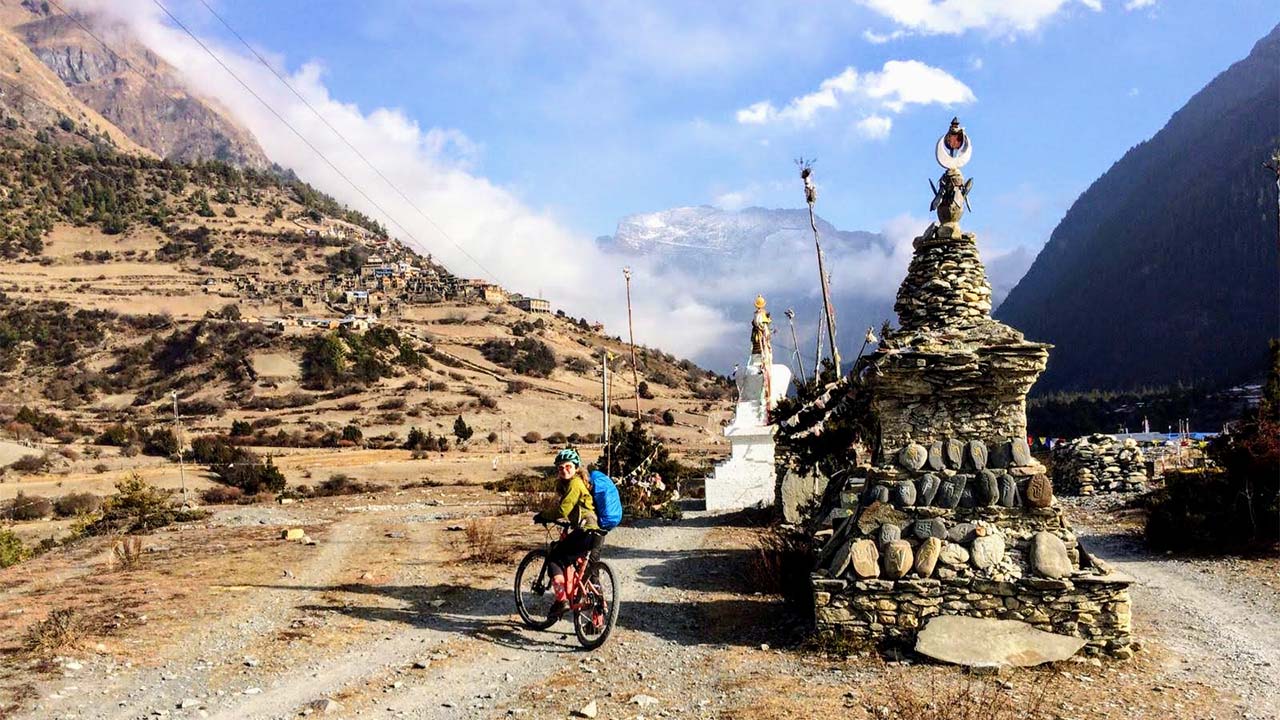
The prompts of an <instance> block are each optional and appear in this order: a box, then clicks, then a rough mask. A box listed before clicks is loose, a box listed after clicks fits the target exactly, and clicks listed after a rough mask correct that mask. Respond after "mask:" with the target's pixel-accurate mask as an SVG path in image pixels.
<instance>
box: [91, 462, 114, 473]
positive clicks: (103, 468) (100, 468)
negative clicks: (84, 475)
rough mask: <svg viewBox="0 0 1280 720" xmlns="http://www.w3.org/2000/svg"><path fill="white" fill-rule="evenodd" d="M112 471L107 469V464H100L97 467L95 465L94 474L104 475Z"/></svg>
mask: <svg viewBox="0 0 1280 720" xmlns="http://www.w3.org/2000/svg"><path fill="white" fill-rule="evenodd" d="M110 469H111V468H109V467H107V464H106V463H98V464H97V465H94V466H93V471H94V472H96V473H98V474H99V475H101V474H102V473H104V472H106V471H107V470H110Z"/></svg>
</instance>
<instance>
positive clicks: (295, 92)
mask: <svg viewBox="0 0 1280 720" xmlns="http://www.w3.org/2000/svg"><path fill="white" fill-rule="evenodd" d="M153 1H154V2H156V4H159V1H158V0H153ZM200 4H201V5H203V6H204V9H205V10H208V11H209V14H211V15H213V16H214V17H215V18H217V19H218V22H220V23H222V26H223V27H225V28H226V29H227V31H228V32H230V33H231V34H232V35H234V36H235V38H236V39H237V40H239V41H240V44H241V45H244V46H245V49H247V50H248V51H249V52H250V53H252V54H253V56H254V57H256V58H257V59H258V62H260V63H262V66H263V67H265V68H266V69H267V70H269V71H270V72H271V74H272V75H274V76H275V77H276V79H277V80H279V81H280V84H282V85H284V86H285V87H287V88H289V92H291V93H293V96H294V97H296V98H298V100H300V101H301V102H302V104H303V105H306V106H307V109H308V110H310V111H311V114H313V115H315V116H316V118H317V119H318V120H320V122H322V123H324V126H325V127H327V128H329V130H330V131H332V132H333V134H334V135H337V136H338V139H339V140H342V142H343V143H344V144H345V145H346V146H347V147H348V148H349V149H350V150H351V152H353V153H355V154H356V157H358V158H360V159H361V160H362V161H364V164H365V165H368V166H369V169H370V170H373V172H374V173H376V174H377V175H378V177H380V178H382V181H383V182H385V183H386V184H387V187H390V188H391V189H392V190H395V191H396V194H397V195H399V196H400V197H401V198H402V199H403V200H404V201H405V202H406V203H408V204H409V207H411V208H413V209H414V210H415V211H417V213H418V214H419V215H421V216H422V219H423V220H426V221H427V222H428V223H430V224H431V227H433V228H435V229H436V231H437V232H439V233H440V235H441V236H443V237H444V239H446V240H448V241H449V243H450V244H452V245H453V246H454V247H455V248H457V249H458V252H460V253H462V254H463V255H465V256H466V257H467V259H468V260H470V261H471V262H473V263H475V264H476V267H478V268H480V269H481V270H483V271H484V272H485V274H487V275H488V276H489V278H490V279H491V280H493V281H494V282H497V281H498V279H497V277H495V276H494V273H493V272H491V271H490V270H489V268H487V267H485V265H484V263H482V262H480V260H479V259H478V258H476V257H475V256H474V255H472V254H471V253H469V252H467V249H466V248H464V247H462V245H460V244H458V242H457V241H455V240H454V239H453V238H452V237H450V236H449V233H447V232H445V229H444V228H442V227H440V225H439V223H437V222H436V221H435V220H433V219H432V218H431V216H430V215H428V214H427V213H426V212H424V211H423V210H422V208H421V207H419V206H418V204H417V203H415V202H414V201H413V199H412V198H410V197H409V196H408V195H406V194H405V193H404V191H402V190H401V189H400V188H399V187H398V186H397V185H396V184H395V183H393V182H391V179H390V178H388V177H387V176H386V175H384V174H383V172H382V171H381V170H380V169H378V166H376V165H374V164H373V162H371V161H370V160H369V158H367V157H365V155H364V153H362V152H360V149H359V148H357V147H356V146H355V145H354V144H352V142H351V141H350V140H348V139H347V137H346V136H345V135H343V134H342V132H341V131H339V130H338V128H336V127H334V126H333V124H332V123H330V122H329V119H328V118H326V117H325V116H324V114H323V113H321V112H320V111H319V110H316V108H315V106H314V105H312V104H311V102H310V101H309V100H307V98H306V97H304V96H303V94H302V93H300V92H298V90H297V88H295V87H294V86H293V83H291V82H289V80H288V78H286V77H284V76H283V75H281V74H280V72H279V71H278V70H276V69H275V67H274V66H272V65H271V63H270V62H268V61H267V59H266V58H264V57H262V54H261V53H259V52H258V50H257V48H255V47H253V46H252V45H250V44H249V42H248V41H247V40H245V39H244V37H243V36H242V35H241V34H240V33H239V32H237V31H236V29H235V28H233V27H231V23H229V22H227V20H226V18H224V17H222V16H221V15H219V14H218V11H216V10H214V9H213V7H212V6H210V5H209V3H207V2H205V0H200ZM171 17H172V16H171Z"/></svg>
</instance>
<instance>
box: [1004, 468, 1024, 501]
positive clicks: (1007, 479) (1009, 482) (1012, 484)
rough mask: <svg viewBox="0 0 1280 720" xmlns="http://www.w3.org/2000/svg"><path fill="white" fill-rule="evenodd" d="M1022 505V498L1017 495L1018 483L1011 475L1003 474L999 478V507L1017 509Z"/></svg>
mask: <svg viewBox="0 0 1280 720" xmlns="http://www.w3.org/2000/svg"><path fill="white" fill-rule="evenodd" d="M1021 504H1022V496H1021V495H1019V494H1018V481H1017V479H1015V478H1014V477H1013V476H1012V475H1010V474H1008V473H1004V474H1003V475H1001V476H1000V505H1001V507H1007V508H1011V507H1018V506H1019V505H1021Z"/></svg>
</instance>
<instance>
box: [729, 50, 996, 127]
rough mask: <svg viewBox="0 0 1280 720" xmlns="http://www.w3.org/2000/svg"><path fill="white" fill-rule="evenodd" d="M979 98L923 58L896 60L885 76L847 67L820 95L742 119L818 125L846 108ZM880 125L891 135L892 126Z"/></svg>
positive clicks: (756, 108)
mask: <svg viewBox="0 0 1280 720" xmlns="http://www.w3.org/2000/svg"><path fill="white" fill-rule="evenodd" d="M976 99H977V98H975V97H974V94H973V91H972V90H970V89H969V87H968V86H967V85H965V84H964V83H962V82H960V81H959V80H957V79H956V78H955V77H953V76H951V75H950V74H949V73H947V72H946V71H945V70H942V69H939V68H936V67H933V66H931V65H926V64H925V63H922V62H920V61H919V60H890V61H888V62H886V63H885V64H884V67H882V68H881V69H880V71H879V72H868V73H863V74H861V75H860V74H859V73H858V71H857V70H855V69H854V68H851V67H849V68H845V69H844V71H843V72H841V73H840V74H838V75H835V76H832V77H829V78H827V79H826V80H823V81H822V83H821V84H819V85H818V89H817V90H816V91H814V92H811V93H809V94H807V95H800V96H797V97H794V98H792V99H791V101H790V102H788V103H787V104H786V106H785V107H783V108H782V109H781V110H779V109H778V108H777V107H775V106H774V105H773V103H772V102H770V101H768V100H762V101H760V102H757V103H753V104H751V105H748V106H747V107H745V108H743V109H741V110H739V111H738V112H737V113H736V118H737V120H738V122H739V123H741V124H744V125H766V124H771V123H788V124H792V125H800V126H804V125H810V124H812V123H813V122H814V121H815V120H816V119H817V118H818V117H819V115H820V114H822V113H823V112H824V111H833V110H836V109H838V108H840V107H842V106H844V105H853V106H860V107H862V108H864V109H866V110H868V111H876V110H887V111H891V112H895V113H897V112H902V111H903V110H904V109H905V108H906V106H908V105H931V104H940V105H962V104H966V103H971V102H974V101H975V100H976ZM882 120H887V118H882ZM875 122H876V123H877V127H883V128H884V131H885V132H886V133H887V131H888V127H889V125H888V124H887V123H885V122H882V121H875Z"/></svg>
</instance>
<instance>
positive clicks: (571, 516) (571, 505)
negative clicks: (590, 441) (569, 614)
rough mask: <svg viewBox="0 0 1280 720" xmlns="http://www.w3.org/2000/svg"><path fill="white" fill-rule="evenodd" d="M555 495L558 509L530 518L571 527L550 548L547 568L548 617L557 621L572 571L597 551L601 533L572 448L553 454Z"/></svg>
mask: <svg viewBox="0 0 1280 720" xmlns="http://www.w3.org/2000/svg"><path fill="white" fill-rule="evenodd" d="M555 465H556V477H557V478H558V480H559V482H558V483H557V484H556V491H557V492H558V493H559V494H560V505H559V507H558V508H555V509H553V510H544V511H542V512H540V513H538V514H537V515H534V516H533V521H534V522H535V523H539V524H542V525H545V524H547V523H551V522H555V521H557V520H559V521H563V522H567V523H569V525H570V526H571V527H572V529H571V530H570V531H569V534H568V535H566V536H565V538H564V539H563V540H560V541H559V542H556V543H554V544H553V545H552V546H551V554H550V557H549V558H548V562H547V565H548V567H549V568H550V569H551V586H552V588H553V590H554V591H555V600H556V601H555V604H554V605H552V606H551V611H550V613H549V617H553V618H558V617H560V616H561V615H563V614H564V611H565V610H566V609H567V608H568V606H569V598H568V595H567V591H568V587H569V585H570V584H571V583H572V581H573V568H574V564H575V563H577V561H578V559H579V558H581V557H583V556H585V555H587V554H588V553H590V552H591V551H592V550H594V549H596V548H597V547H599V545H600V542H601V540H602V539H603V537H604V533H603V532H601V530H600V523H599V521H598V520H597V518H596V506H595V500H594V499H593V497H592V495H591V490H592V488H591V478H590V476H589V475H588V474H587V469H586V468H584V467H583V466H582V458H581V457H580V456H579V455H578V451H577V450H574V449H573V448H565V449H564V450H561V451H560V452H559V453H557V454H556V460H555Z"/></svg>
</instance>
